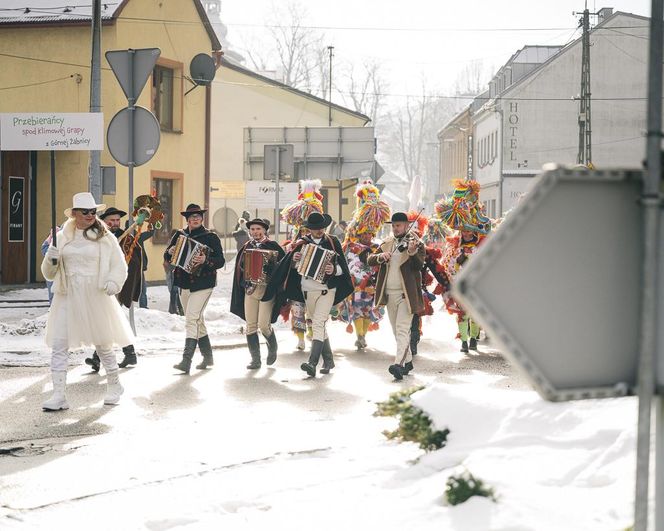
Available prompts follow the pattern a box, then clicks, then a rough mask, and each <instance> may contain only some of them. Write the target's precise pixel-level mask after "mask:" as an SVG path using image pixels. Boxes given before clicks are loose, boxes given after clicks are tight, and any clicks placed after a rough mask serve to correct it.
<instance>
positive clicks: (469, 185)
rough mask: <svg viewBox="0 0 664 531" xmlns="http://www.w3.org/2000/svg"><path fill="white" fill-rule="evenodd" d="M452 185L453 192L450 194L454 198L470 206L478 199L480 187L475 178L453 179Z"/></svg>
mask: <svg viewBox="0 0 664 531" xmlns="http://www.w3.org/2000/svg"><path fill="white" fill-rule="evenodd" d="M452 185H453V186H454V194H453V195H452V197H453V198H454V199H457V200H463V201H465V202H466V203H468V205H469V207H471V208H472V207H473V206H474V205H475V204H476V203H477V202H478V201H479V200H480V188H481V187H480V183H478V182H477V181H476V180H475V179H470V180H468V181H465V180H463V179H454V180H453V181H452Z"/></svg>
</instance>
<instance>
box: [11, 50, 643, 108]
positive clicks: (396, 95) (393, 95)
mask: <svg viewBox="0 0 664 531" xmlns="http://www.w3.org/2000/svg"><path fill="white" fill-rule="evenodd" d="M0 57H10V58H12V59H22V60H26V61H37V62H40V63H49V64H56V65H63V66H75V67H78V68H90V65H81V64H77V63H67V62H64V61H55V60H52V59H39V58H36V57H26V56H21V55H13V54H8V53H0ZM102 69H103V70H106V71H109V72H110V71H111V69H110V68H108V67H103V68H102ZM183 77H184V76H175V75H174V76H173V79H181V78H183ZM185 79H186V78H185ZM212 83H216V84H221V85H233V86H244V87H252V88H270V89H280V90H289V89H293V90H298V91H300V92H304V91H303V90H302V89H299V88H297V87H291V86H288V85H283V84H277V85H273V84H267V83H240V82H237V81H221V80H213V81H212ZM336 92H337V93H338V94H344V95H348V96H350V95H358V96H360V95H369V96H384V97H391V98H421V97H422V94H406V93H390V92H370V91H366V92H360V91H336ZM425 97H426V98H431V99H443V100H466V101H470V100H477V101H490V100H501V99H505V100H510V101H573V98H572V97H539V98H509V97H508V98H503V97H500V96H497V97H488V96H487V97H479V96H476V97H472V96H456V95H448V94H426V95H425ZM646 99H647V97H646V96H643V97H629V96H627V97H603V98H602V97H593V101H645V100H646Z"/></svg>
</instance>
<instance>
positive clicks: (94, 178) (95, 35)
mask: <svg viewBox="0 0 664 531" xmlns="http://www.w3.org/2000/svg"><path fill="white" fill-rule="evenodd" d="M90 112H101V0H93V1H92V59H91V65H90ZM88 189H89V190H90V193H91V194H92V195H93V197H94V198H95V201H99V202H100V203H101V192H102V189H101V151H90V162H89V165H88Z"/></svg>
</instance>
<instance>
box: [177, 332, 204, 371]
mask: <svg viewBox="0 0 664 531" xmlns="http://www.w3.org/2000/svg"><path fill="white" fill-rule="evenodd" d="M197 343H198V340H196V339H194V338H193V337H188V338H187V339H185V340H184V350H183V351H182V361H181V362H180V363H176V364H175V365H173V368H174V369H177V370H178V371H182V372H183V373H185V374H189V370H190V369H191V360H192V358H193V357H194V351H195V350H196V344H197Z"/></svg>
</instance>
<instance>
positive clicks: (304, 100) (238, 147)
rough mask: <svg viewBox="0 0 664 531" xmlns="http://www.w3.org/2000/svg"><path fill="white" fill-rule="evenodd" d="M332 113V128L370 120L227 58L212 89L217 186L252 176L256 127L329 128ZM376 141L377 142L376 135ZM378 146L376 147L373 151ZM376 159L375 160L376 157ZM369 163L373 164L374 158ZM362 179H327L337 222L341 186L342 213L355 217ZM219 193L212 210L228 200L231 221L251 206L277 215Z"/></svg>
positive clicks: (213, 178) (268, 214)
mask: <svg viewBox="0 0 664 531" xmlns="http://www.w3.org/2000/svg"><path fill="white" fill-rule="evenodd" d="M330 109H331V110H330ZM330 113H331V126H332V128H335V131H336V130H338V128H339V127H362V126H365V125H367V124H368V122H369V118H368V117H367V116H365V115H364V114H361V113H359V112H356V111H353V110H351V109H348V108H346V107H343V106H340V105H336V104H334V103H333V104H332V105H330V104H329V103H328V102H327V101H326V100H324V99H321V98H319V97H316V96H314V95H312V94H309V93H307V92H304V91H301V90H298V89H295V88H293V87H290V86H288V85H285V84H283V83H280V82H278V81H275V80H274V79H271V78H269V77H266V76H264V75H261V74H259V73H256V72H253V71H251V70H248V69H246V68H244V67H242V66H239V65H237V64H235V63H233V62H231V61H228V60H227V59H225V58H222V60H221V66H220V67H219V69H218V70H217V75H216V78H215V81H214V82H213V90H212V152H211V181H212V184H213V187H214V186H215V183H217V184H218V183H219V182H220V181H232V182H236V183H238V184H241V181H243V180H245V179H247V169H246V165H247V164H248V160H247V150H246V136H247V131H250V130H251V129H252V128H256V129H260V128H274V129H277V128H305V127H307V128H321V127H327V126H328V124H329V123H330ZM249 134H250V133H249ZM333 134H336V133H333ZM371 142H372V143H373V142H374V140H373V136H372V138H371ZM275 143H287V142H283V135H281V134H280V135H279V137H278V138H277V137H275ZM373 147H374V146H373V145H372V153H373ZM371 158H372V159H373V155H372V157H371ZM368 167H371V163H370V162H369V163H368ZM307 177H308V178H312V179H313V178H317V177H318V176H317V175H316V174H315V172H314V173H309V174H308V175H307ZM346 177H348V176H346ZM357 177H359V174H358V175H357V176H356V178H357ZM356 178H355V179H353V178H345V179H344V180H342V181H341V183H339V182H338V181H337V180H331V179H327V180H326V179H323V195H324V207H325V209H326V211H327V212H329V213H330V215H332V217H333V218H334V219H335V220H338V218H339V190H341V191H342V194H341V196H342V198H343V199H342V202H341V203H342V204H341V217H342V219H345V220H348V219H350V217H351V214H352V212H353V210H354V209H355V198H354V193H355V184H356V182H357V180H356ZM340 184H341V186H340ZM222 186H223V185H222ZM217 187H220V186H217ZM240 192H241V186H240ZM215 195H221V194H214V193H213V194H212V198H211V200H210V206H211V214H214V212H215V211H217V210H218V209H219V208H223V206H224V204H225V205H226V206H227V208H228V209H232V212H231V216H230V217H229V219H230V220H231V222H234V220H235V219H237V218H236V216H237V214H241V212H242V211H243V210H244V209H248V210H249V211H250V212H251V214H252V215H255V214H258V215H260V216H262V217H268V218H269V219H272V215H271V212H270V211H266V210H258V211H257V210H255V209H254V208H253V207H252V205H251V204H247V202H246V201H245V198H244V197H236V198H231V199H227V200H225V201H224V200H223V199H222V198H220V197H217V198H215ZM234 216H235V217H234ZM283 228H284V227H282V229H283Z"/></svg>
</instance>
